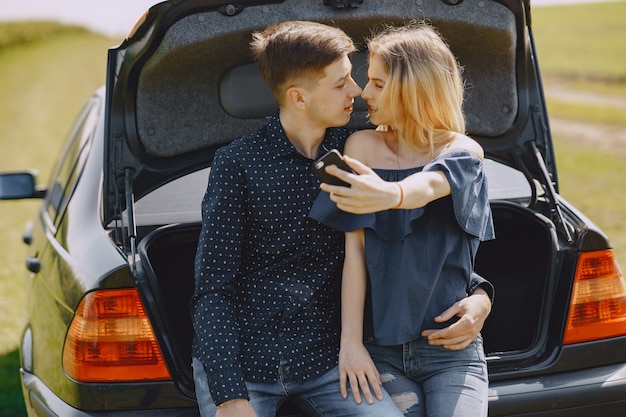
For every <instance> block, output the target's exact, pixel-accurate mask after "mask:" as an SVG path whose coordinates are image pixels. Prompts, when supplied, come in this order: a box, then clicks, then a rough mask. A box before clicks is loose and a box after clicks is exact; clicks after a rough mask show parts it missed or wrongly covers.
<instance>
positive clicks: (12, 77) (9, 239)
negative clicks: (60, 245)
mask: <svg viewBox="0 0 626 417" xmlns="http://www.w3.org/2000/svg"><path fill="white" fill-rule="evenodd" d="M116 43H118V40H114V39H110V38H107V37H104V36H102V35H98V34H94V33H91V32H88V31H86V30H85V29H80V28H76V27H69V28H68V27H64V26H62V25H59V24H52V23H50V22H35V23H30V22H29V23H20V24H8V23H2V24H0V91H1V92H2V93H1V94H0V149H1V150H2V151H1V152H0V167H1V168H0V169H1V170H2V171H4V172H6V171H14V170H23V169H27V168H33V167H36V168H38V169H39V170H40V173H41V175H40V180H41V181H42V182H45V181H47V177H48V172H49V171H50V170H51V169H52V165H53V163H54V158H55V156H56V155H57V154H58V152H59V149H60V147H61V145H62V143H63V142H64V140H65V137H66V135H67V133H69V132H68V130H69V128H70V126H71V124H72V121H73V119H74V117H75V116H76V114H77V113H78V111H79V110H80V108H81V106H82V105H83V103H84V101H85V99H86V98H87V97H88V95H89V94H91V93H92V92H93V91H94V90H95V89H96V88H98V87H99V86H100V85H102V84H103V83H104V76H105V68H106V53H107V49H108V48H109V47H110V46H113V45H115V44H116ZM38 203H40V202H38V201H17V202H11V201H4V202H0V230H2V238H1V239H0V253H2V254H3V259H2V262H0V415H1V416H3V417H18V416H24V415H25V410H24V403H23V400H22V391H21V387H20V383H19V372H18V369H19V355H18V353H17V348H18V345H19V339H20V335H21V332H22V327H23V323H24V312H25V308H24V306H25V300H26V289H25V288H26V284H27V280H29V279H30V278H29V277H28V276H27V275H26V268H25V267H24V259H25V254H26V246H25V245H24V244H23V243H22V233H23V231H24V225H25V224H26V222H27V221H29V220H30V219H31V218H32V217H33V215H34V214H35V210H36V209H37V207H38Z"/></svg>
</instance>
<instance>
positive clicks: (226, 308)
mask: <svg viewBox="0 0 626 417" xmlns="http://www.w3.org/2000/svg"><path fill="white" fill-rule="evenodd" d="M220 155H222V154H221V153H220V152H219V151H218V153H217V154H216V157H215V160H214V163H213V166H212V168H211V174H210V178H209V184H208V187H207V191H206V194H205V197H204V199H203V201H202V230H201V232H200V238H199V242H198V249H197V253H196V260H195V289H194V294H193V296H192V299H191V304H190V309H191V317H192V323H193V326H194V333H195V338H196V344H197V350H198V351H196V352H194V354H196V355H198V357H197V359H198V360H200V361H201V362H202V363H203V365H204V367H205V369H206V374H207V376H208V381H207V383H208V386H209V389H210V391H211V396H212V397H213V400H214V401H215V404H216V405H218V406H219V405H220V404H223V403H226V402H228V401H230V400H234V399H237V398H242V399H248V392H247V390H246V386H245V383H244V380H243V372H242V370H241V365H240V364H239V361H238V354H239V335H238V332H237V323H236V319H235V318H236V314H237V312H236V311H235V310H236V308H235V306H234V305H233V301H232V298H233V297H232V295H233V293H234V291H235V280H236V276H237V271H238V269H239V264H240V258H241V257H240V250H241V249H240V248H241V245H240V242H241V239H242V236H243V233H244V227H245V221H246V220H245V218H246V216H245V213H243V212H239V211H238V210H233V207H235V208H236V207H244V206H245V205H244V204H241V201H242V200H243V198H244V182H243V179H242V178H241V176H242V174H241V171H240V170H239V169H238V167H237V166H235V164H234V163H233V162H232V159H230V158H220ZM221 219H229V220H228V224H225V222H224V220H221ZM246 402H247V401H246ZM233 403H234V402H233ZM229 405H230V403H229ZM232 405H235V404H232ZM224 408H226V407H224ZM220 411H226V410H222V409H220ZM220 414H221V413H220Z"/></svg>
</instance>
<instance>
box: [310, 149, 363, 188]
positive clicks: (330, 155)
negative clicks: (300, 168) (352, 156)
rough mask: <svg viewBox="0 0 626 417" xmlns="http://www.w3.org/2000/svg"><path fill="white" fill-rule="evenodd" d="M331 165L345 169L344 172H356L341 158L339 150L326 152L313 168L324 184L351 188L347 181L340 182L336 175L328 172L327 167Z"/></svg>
mask: <svg viewBox="0 0 626 417" xmlns="http://www.w3.org/2000/svg"><path fill="white" fill-rule="evenodd" d="M329 165H336V166H337V167H338V168H339V169H343V170H344V171H348V172H351V173H354V170H353V169H352V168H350V167H349V166H348V164H346V163H345V162H344V160H343V158H342V157H341V153H340V152H339V151H338V150H337V149H331V150H330V151H328V152H326V153H325V154H324V155H323V156H322V157H321V158H319V159H318V160H317V161H315V163H314V165H313V167H314V168H315V172H317V175H319V176H320V178H321V179H322V181H323V182H325V183H326V184H331V185H342V186H344V187H349V186H350V184H348V183H347V182H345V181H342V180H340V179H339V178H337V177H335V176H334V175H331V174H329V173H328V172H326V169H325V168H326V167H327V166H329Z"/></svg>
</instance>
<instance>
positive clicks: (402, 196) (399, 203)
mask: <svg viewBox="0 0 626 417" xmlns="http://www.w3.org/2000/svg"><path fill="white" fill-rule="evenodd" d="M394 184H396V185H397V186H398V188H399V189H400V201H399V202H398V204H397V205H396V206H395V207H393V208H392V210H397V209H399V208H400V206H401V205H402V203H403V202H404V190H403V189H402V186H401V185H400V183H399V182H394Z"/></svg>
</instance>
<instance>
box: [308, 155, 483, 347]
mask: <svg viewBox="0 0 626 417" xmlns="http://www.w3.org/2000/svg"><path fill="white" fill-rule="evenodd" d="M420 171H422V172H428V171H441V172H443V173H444V174H445V175H446V178H447V179H448V182H449V183H450V187H451V195H449V196H446V197H443V198H440V199H438V200H435V201H433V202H431V203H429V204H428V205H426V206H425V207H422V208H417V209H410V210H387V211H383V212H378V213H372V214H351V213H346V212H343V211H341V210H339V209H338V208H337V206H336V205H335V203H333V202H332V201H331V200H330V198H329V194H328V193H326V192H321V193H320V195H319V196H318V197H317V199H316V201H315V202H314V204H313V207H312V209H311V212H310V213H309V216H310V217H312V218H314V219H316V220H318V221H320V222H321V223H323V224H325V225H327V226H331V227H333V228H335V229H338V230H341V231H344V232H349V231H354V230H358V229H364V235H365V258H366V264H367V272H368V276H369V284H370V289H369V290H370V291H369V294H370V297H371V298H370V299H369V300H368V301H370V303H368V304H371V311H368V312H367V313H370V314H371V317H369V319H370V320H371V323H370V325H371V328H372V330H373V337H374V339H375V342H376V343H377V344H380V345H398V344H402V343H406V342H409V341H412V340H415V339H417V338H419V337H420V333H421V331H422V329H434V328H444V327H446V326H448V325H449V324H450V322H448V323H435V322H434V318H435V317H436V316H437V315H439V314H441V312H443V311H445V310H446V309H447V308H448V307H450V306H451V305H452V304H454V303H455V302H457V301H458V300H460V299H461V298H464V297H466V296H467V293H468V288H469V285H470V278H471V275H472V271H473V270H474V258H475V255H476V251H477V250H478V245H479V242H480V241H481V240H490V239H494V238H495V234H494V228H493V220H492V216H491V209H490V207H489V198H488V194H487V179H486V177H485V174H484V172H483V165H482V161H481V160H480V159H479V158H478V157H477V156H476V155H474V154H473V153H470V152H468V151H466V150H451V151H448V152H445V153H443V154H441V155H439V156H438V157H437V158H435V159H434V160H433V161H431V162H430V163H428V164H427V165H425V166H423V167H417V168H410V169H403V170H387V169H375V172H376V173H377V174H378V175H379V176H380V177H381V178H382V179H384V180H386V181H400V180H402V179H404V178H406V177H408V176H409V175H411V174H414V173H416V172H420ZM370 314H366V317H368V316H370Z"/></svg>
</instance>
